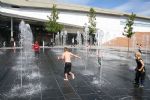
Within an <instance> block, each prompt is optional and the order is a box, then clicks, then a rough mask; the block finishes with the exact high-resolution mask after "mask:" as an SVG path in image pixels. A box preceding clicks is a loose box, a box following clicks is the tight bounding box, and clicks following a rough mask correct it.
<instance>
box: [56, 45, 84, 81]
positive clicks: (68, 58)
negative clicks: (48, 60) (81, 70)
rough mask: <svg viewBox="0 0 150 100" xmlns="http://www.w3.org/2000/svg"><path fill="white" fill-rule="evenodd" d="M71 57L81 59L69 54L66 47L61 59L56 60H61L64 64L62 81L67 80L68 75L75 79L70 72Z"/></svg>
mask: <svg viewBox="0 0 150 100" xmlns="http://www.w3.org/2000/svg"><path fill="white" fill-rule="evenodd" d="M72 57H77V58H81V57H79V56H77V55H75V54H73V53H71V52H69V49H68V48H67V47H65V48H64V53H63V54H62V56H61V57H58V59H63V60H64V62H65V67H64V76H65V78H64V80H66V81H67V80H68V75H71V77H72V79H74V78H75V76H74V74H73V73H72V72H71V67H72V63H71V58H72Z"/></svg>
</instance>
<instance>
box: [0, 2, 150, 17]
mask: <svg viewBox="0 0 150 100" xmlns="http://www.w3.org/2000/svg"><path fill="white" fill-rule="evenodd" d="M1 2H2V3H5V4H9V5H15V6H22V7H32V8H45V9H48V8H52V6H53V4H56V5H57V9H60V10H67V11H78V12H89V9H90V8H91V7H88V6H81V5H75V4H65V3H58V2H54V0H1ZM94 9H95V11H96V13H97V14H108V15H117V16H127V15H130V14H129V13H125V12H119V11H115V10H109V9H102V8H95V7H94ZM136 17H137V18H142V19H150V17H148V16H140V15H137V16H136Z"/></svg>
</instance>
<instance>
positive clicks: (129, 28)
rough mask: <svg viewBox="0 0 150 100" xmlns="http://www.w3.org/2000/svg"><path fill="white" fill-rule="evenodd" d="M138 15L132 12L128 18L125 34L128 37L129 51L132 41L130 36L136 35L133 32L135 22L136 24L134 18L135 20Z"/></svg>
mask: <svg viewBox="0 0 150 100" xmlns="http://www.w3.org/2000/svg"><path fill="white" fill-rule="evenodd" d="M135 17H136V15H135V14H133V13H132V14H131V15H129V16H128V19H127V23H126V25H125V27H124V33H123V35H125V36H126V37H127V38H128V52H129V42H130V38H131V37H132V36H133V35H134V32H133V27H132V26H133V24H134V20H135Z"/></svg>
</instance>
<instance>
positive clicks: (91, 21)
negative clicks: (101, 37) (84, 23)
mask: <svg viewBox="0 0 150 100" xmlns="http://www.w3.org/2000/svg"><path fill="white" fill-rule="evenodd" d="M95 13H96V11H95V10H94V9H93V8H90V11H89V14H88V17H89V22H88V23H89V26H88V28H89V36H90V40H91V39H92V44H93V43H94V37H95V32H96V14H95Z"/></svg>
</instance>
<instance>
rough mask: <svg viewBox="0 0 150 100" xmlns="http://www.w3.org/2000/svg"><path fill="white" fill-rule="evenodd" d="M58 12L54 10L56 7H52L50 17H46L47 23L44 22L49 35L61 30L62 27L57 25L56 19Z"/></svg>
mask: <svg viewBox="0 0 150 100" xmlns="http://www.w3.org/2000/svg"><path fill="white" fill-rule="evenodd" d="M58 14H59V13H58V11H57V8H56V5H53V7H52V11H51V16H50V17H49V16H48V19H49V20H48V22H46V28H45V29H46V30H47V31H48V32H50V33H57V32H59V31H61V30H62V29H63V25H61V24H59V23H58V22H57V20H58V19H59V17H58Z"/></svg>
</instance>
